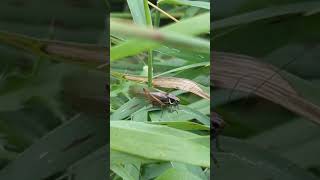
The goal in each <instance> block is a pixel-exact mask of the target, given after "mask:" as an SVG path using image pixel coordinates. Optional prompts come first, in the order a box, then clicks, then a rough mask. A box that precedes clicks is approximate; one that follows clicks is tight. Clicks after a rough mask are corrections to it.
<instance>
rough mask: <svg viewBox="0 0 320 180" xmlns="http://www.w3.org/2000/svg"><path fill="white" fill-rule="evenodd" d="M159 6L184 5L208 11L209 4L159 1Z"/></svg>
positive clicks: (180, 0)
mask: <svg viewBox="0 0 320 180" xmlns="http://www.w3.org/2000/svg"><path fill="white" fill-rule="evenodd" d="M158 3H159V4H171V5H185V6H192V7H198V8H204V9H208V10H210V2H204V1H189V0H159V1H158Z"/></svg>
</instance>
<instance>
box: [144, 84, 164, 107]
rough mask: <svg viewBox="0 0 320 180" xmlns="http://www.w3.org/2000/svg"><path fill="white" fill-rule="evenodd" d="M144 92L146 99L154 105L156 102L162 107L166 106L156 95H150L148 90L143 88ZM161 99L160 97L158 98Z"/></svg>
mask: <svg viewBox="0 0 320 180" xmlns="http://www.w3.org/2000/svg"><path fill="white" fill-rule="evenodd" d="M143 91H144V93H145V95H146V97H147V98H148V99H149V101H150V102H151V103H152V104H154V102H155V101H156V102H157V103H158V105H160V106H164V105H165V104H164V103H163V102H162V101H161V100H160V99H158V98H157V97H156V96H155V95H154V94H155V93H150V92H149V91H148V90H146V89H144V88H143ZM158 97H159V96H158Z"/></svg>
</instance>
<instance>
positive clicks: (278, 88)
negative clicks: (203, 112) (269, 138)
mask: <svg viewBox="0 0 320 180" xmlns="http://www.w3.org/2000/svg"><path fill="white" fill-rule="evenodd" d="M211 55H212V61H211V67H212V69H211V81H213V83H214V85H215V86H216V87H220V88H227V89H233V88H235V89H236V90H239V91H243V92H247V93H253V94H255V95H257V96H260V97H263V98H265V99H268V100H270V101H272V102H274V103H276V104H279V105H281V106H283V107H285V108H287V109H289V110H291V111H293V112H295V113H297V114H299V115H301V116H304V117H306V118H308V119H309V120H311V121H313V122H315V123H317V124H320V107H319V106H317V105H315V104H313V103H311V102H310V101H308V100H306V99H305V98H303V97H302V96H300V95H299V93H298V92H297V91H296V90H295V89H293V87H292V86H291V85H290V84H289V82H288V81H287V80H285V79H283V78H282V77H281V76H280V75H279V74H277V72H279V70H278V69H277V68H276V67H274V66H271V65H267V64H264V63H261V62H258V61H254V58H252V57H249V56H244V55H238V54H232V53H224V52H213V53H212V54H211ZM270 77H272V78H270ZM239 80H240V81H239ZM266 80H267V81H266ZM264 81H266V82H265V83H264V84H263V86H261V87H260V86H259V85H261V83H263V82H264ZM257 86H259V88H256V87H257Z"/></svg>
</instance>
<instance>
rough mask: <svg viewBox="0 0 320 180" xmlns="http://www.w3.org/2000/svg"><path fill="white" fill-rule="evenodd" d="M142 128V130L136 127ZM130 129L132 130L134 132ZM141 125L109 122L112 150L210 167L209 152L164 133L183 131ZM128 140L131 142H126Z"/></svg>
mask: <svg viewBox="0 0 320 180" xmlns="http://www.w3.org/2000/svg"><path fill="white" fill-rule="evenodd" d="M140 125H141V127H139V126H140ZM132 126H135V128H133V127H132ZM156 126H157V125H151V124H145V123H142V122H134V121H130V122H126V121H111V123H110V128H111V131H110V136H111V144H110V147H111V149H114V150H117V151H121V152H126V153H130V154H133V155H138V156H142V157H145V158H150V159H156V160H163V161H178V162H184V163H188V164H193V165H198V166H203V167H209V166H210V157H209V155H210V149H209V148H206V147H204V146H202V145H199V144H196V143H193V142H191V141H189V140H186V139H184V138H182V137H177V136H174V135H171V134H169V133H165V132H167V131H171V132H176V134H177V133H180V132H181V133H182V132H183V131H180V130H177V129H172V128H169V127H166V126H163V127H161V129H159V128H156ZM128 137H130V138H128Z"/></svg>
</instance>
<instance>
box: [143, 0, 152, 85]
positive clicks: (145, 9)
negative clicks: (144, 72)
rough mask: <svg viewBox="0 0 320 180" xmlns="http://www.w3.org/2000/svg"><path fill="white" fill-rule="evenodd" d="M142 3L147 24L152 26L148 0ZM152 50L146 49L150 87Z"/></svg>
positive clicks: (149, 83) (150, 83)
mask: <svg viewBox="0 0 320 180" xmlns="http://www.w3.org/2000/svg"><path fill="white" fill-rule="evenodd" d="M143 3H144V4H143V5H144V13H145V16H146V23H147V26H149V27H151V28H152V17H151V14H150V9H149V5H148V0H143ZM152 61H153V52H152V50H148V86H149V87H152V77H153V62H152Z"/></svg>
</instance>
